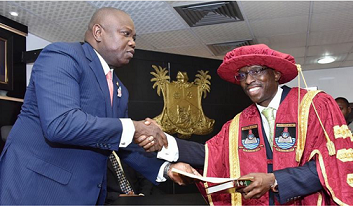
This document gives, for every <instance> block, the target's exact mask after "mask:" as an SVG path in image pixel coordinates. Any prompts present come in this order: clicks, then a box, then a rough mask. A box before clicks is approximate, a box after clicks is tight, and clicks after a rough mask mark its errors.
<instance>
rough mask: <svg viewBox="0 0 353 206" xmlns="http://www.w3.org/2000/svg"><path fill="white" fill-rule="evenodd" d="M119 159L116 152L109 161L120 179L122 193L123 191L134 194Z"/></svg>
mask: <svg viewBox="0 0 353 206" xmlns="http://www.w3.org/2000/svg"><path fill="white" fill-rule="evenodd" d="M118 158H119V157H118V155H117V154H116V153H115V152H114V151H113V152H112V154H110V156H109V160H110V161H111V163H112V165H113V168H114V170H115V173H116V176H117V177H118V180H119V185H120V188H121V191H123V192H124V193H125V194H131V193H134V191H133V190H132V188H131V185H130V183H129V181H128V180H127V179H126V177H125V175H124V172H123V170H122V168H121V167H120V164H119V162H118Z"/></svg>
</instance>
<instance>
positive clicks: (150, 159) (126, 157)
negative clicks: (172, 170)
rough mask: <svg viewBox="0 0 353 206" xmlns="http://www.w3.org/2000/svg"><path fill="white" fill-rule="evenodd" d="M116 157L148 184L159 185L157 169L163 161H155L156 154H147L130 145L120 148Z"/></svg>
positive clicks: (132, 144)
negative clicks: (142, 177)
mask: <svg viewBox="0 0 353 206" xmlns="http://www.w3.org/2000/svg"><path fill="white" fill-rule="evenodd" d="M118 155H119V157H120V159H121V160H122V161H124V163H126V164H127V165H129V166H130V167H132V168H133V169H134V170H136V171H137V172H139V173H140V174H142V175H143V176H144V177H145V178H147V179H148V180H149V181H150V182H152V183H153V184H155V185H158V184H159V183H158V182H157V181H156V179H157V176H158V172H159V169H160V167H161V166H162V164H163V163H164V162H165V161H164V160H160V159H157V153H155V152H149V153H147V152H145V151H144V149H143V148H142V147H140V146H138V145H137V144H135V143H131V144H130V145H129V146H128V147H126V148H121V149H120V150H119V151H118Z"/></svg>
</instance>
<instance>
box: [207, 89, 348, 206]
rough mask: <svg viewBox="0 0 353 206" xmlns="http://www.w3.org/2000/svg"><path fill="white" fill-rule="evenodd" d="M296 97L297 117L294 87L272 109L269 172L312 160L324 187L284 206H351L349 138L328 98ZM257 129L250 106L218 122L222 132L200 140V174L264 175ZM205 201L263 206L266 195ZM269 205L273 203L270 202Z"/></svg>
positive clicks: (315, 95)
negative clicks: (202, 144) (202, 146)
mask: <svg viewBox="0 0 353 206" xmlns="http://www.w3.org/2000/svg"><path fill="white" fill-rule="evenodd" d="M300 96H301V106H300V108H301V109H300V110H299V117H298V88H293V89H291V91H290V92H289V94H288V95H287V97H286V98H285V99H284V100H283V101H282V102H281V104H280V106H279V108H278V110H277V115H276V121H275V137H274V140H273V145H274V146H273V160H272V161H273V162H272V163H273V170H280V169H284V168H288V167H297V166H302V165H304V164H305V163H306V162H308V161H310V160H312V159H313V160H315V161H316V166H317V172H318V175H319V178H320V182H321V184H322V187H323V188H324V189H323V190H322V191H319V192H317V193H314V194H310V195H307V196H305V197H301V198H298V199H297V200H293V201H290V202H288V204H294V205H295V204H300V205H333V204H340V205H344V204H348V205H353V192H352V191H353V149H352V148H353V143H352V142H353V138H352V134H351V132H350V131H349V129H348V127H347V125H346V122H345V119H344V118H343V115H342V113H341V111H340V109H339V108H338V106H337V104H336V102H335V100H334V99H333V98H332V97H331V96H329V95H327V94H325V93H323V92H320V93H318V92H306V90H301V91H300ZM303 97H304V99H303ZM311 102H313V103H314V105H315V108H316V111H317V114H318V115H319V117H320V120H319V119H318V117H317V115H316V112H315V110H314V108H313V106H311ZM298 118H299V123H298ZM320 121H321V123H322V125H323V127H324V128H325V131H326V133H327V136H326V135H325V132H324V130H323V129H322V126H321V123H320ZM262 131H263V129H262V124H261V117H260V114H259V112H258V110H257V108H256V106H255V104H253V105H251V106H249V107H248V108H246V109H245V110H244V111H243V112H242V113H240V114H238V115H237V116H236V117H235V118H234V119H233V120H231V121H228V122H227V123H226V124H224V126H223V128H222V130H221V131H220V132H219V133H218V134H217V135H216V136H215V137H213V138H212V139H210V140H209V141H207V142H206V146H205V150H206V160H205V167H204V175H206V176H208V177H232V178H238V177H240V176H242V175H246V174H248V173H252V172H261V173H267V163H268V160H267V158H266V148H265V143H264V134H263V132H262ZM206 186H207V185H206ZM279 189H280V191H281V190H285V188H279ZM207 199H208V201H209V202H210V203H211V204H214V205H229V204H232V205H268V203H269V193H266V194H265V195H263V196H262V197H261V198H260V199H251V200H245V199H243V198H242V196H241V194H240V193H232V194H228V193H226V194H219V193H218V194H212V195H209V196H208V197H207ZM275 204H279V203H278V202H277V201H275Z"/></svg>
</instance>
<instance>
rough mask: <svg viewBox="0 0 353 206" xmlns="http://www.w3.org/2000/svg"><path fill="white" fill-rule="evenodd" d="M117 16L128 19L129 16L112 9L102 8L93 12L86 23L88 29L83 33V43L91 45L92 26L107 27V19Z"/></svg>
mask: <svg viewBox="0 0 353 206" xmlns="http://www.w3.org/2000/svg"><path fill="white" fill-rule="evenodd" d="M117 16H122V17H123V16H125V17H126V16H128V17H129V18H130V16H129V15H128V14H127V13H126V12H124V11H122V10H120V9H116V8H112V7H103V8H100V9H98V10H97V11H96V12H94V14H93V16H92V17H91V20H90V21H89V23H88V27H87V30H86V33H85V41H87V42H89V43H92V42H91V40H92V37H93V36H92V32H93V31H92V28H93V26H94V25H96V24H100V25H108V24H109V21H110V20H109V19H111V18H116V17H117ZM108 28H109V27H108Z"/></svg>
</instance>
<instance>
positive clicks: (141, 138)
mask: <svg viewBox="0 0 353 206" xmlns="http://www.w3.org/2000/svg"><path fill="white" fill-rule="evenodd" d="M133 123H134V126H135V134H134V138H133V140H134V142H135V143H136V144H138V145H139V146H141V147H142V148H143V149H145V151H146V152H154V151H160V150H161V149H162V148H163V146H164V147H166V148H167V147H168V140H167V136H166V135H165V133H164V132H163V131H162V128H161V127H160V126H159V125H158V124H157V123H156V121H154V120H153V119H150V118H146V119H145V120H142V121H133ZM172 168H176V169H178V170H181V171H184V172H186V173H191V174H193V175H197V176H201V175H200V174H199V173H198V172H197V171H196V170H195V169H194V168H193V167H191V166H190V165H189V164H186V163H183V162H177V163H173V164H170V166H168V167H167V168H166V172H167V175H168V178H169V179H171V180H172V181H174V182H176V183H178V184H179V185H186V184H190V183H193V182H194V181H195V179H194V178H190V177H187V176H184V175H180V174H177V173H173V172H172Z"/></svg>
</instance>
